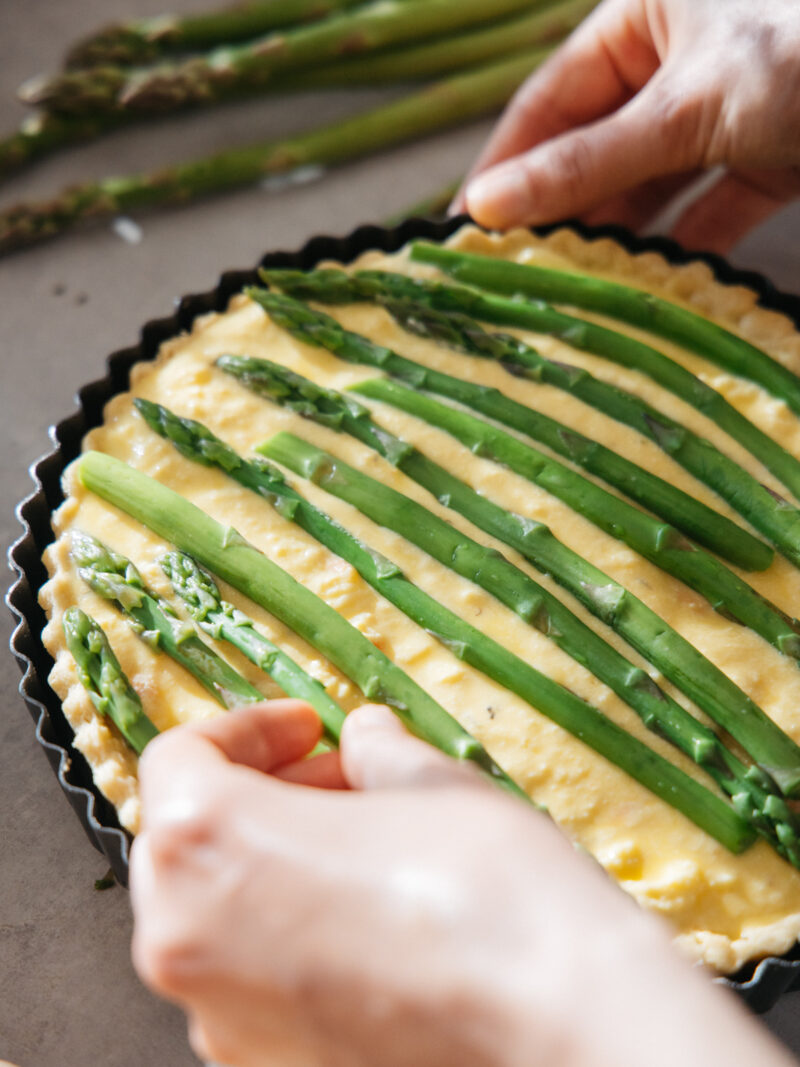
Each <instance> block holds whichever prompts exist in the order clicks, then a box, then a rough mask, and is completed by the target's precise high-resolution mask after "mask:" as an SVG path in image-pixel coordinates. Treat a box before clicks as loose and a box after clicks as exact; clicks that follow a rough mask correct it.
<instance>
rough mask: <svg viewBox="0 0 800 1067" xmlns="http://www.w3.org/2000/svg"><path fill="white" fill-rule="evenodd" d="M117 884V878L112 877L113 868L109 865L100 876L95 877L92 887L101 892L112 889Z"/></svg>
mask: <svg viewBox="0 0 800 1067" xmlns="http://www.w3.org/2000/svg"><path fill="white" fill-rule="evenodd" d="M116 884H117V879H116V878H115V877H114V872H113V870H112V869H111V868H110V867H109V868H108V870H107V871H106V873H105V874H104V875H103V877H102V878H97V879H95V883H94V887H95V889H96V890H97V892H98V893H102V892H103V891H104V890H106V889H113V888H114V886H115V885H116Z"/></svg>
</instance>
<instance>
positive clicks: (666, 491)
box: [249, 271, 773, 570]
mask: <svg viewBox="0 0 800 1067" xmlns="http://www.w3.org/2000/svg"><path fill="white" fill-rule="evenodd" d="M290 273H291V276H288V275H289V274H290ZM324 273H325V274H328V273H330V274H334V273H339V272H324ZM264 274H265V277H269V279H270V280H271V281H275V282H276V283H277V284H279V285H281V286H283V285H284V284H285V285H286V286H287V289H289V290H291V291H292V292H293V293H294V292H295V291H296V292H298V293H302V294H303V295H304V296H306V297H309V298H311V299H319V298H320V297H319V290H320V288H321V287H324V289H325V291H326V292H327V286H326V285H325V282H326V281H327V280H328V279H326V278H323V277H322V274H323V272H316V274H314V275H310V276H305V275H303V274H302V273H301V272H294V271H293V272H286V271H281V272H276V271H270V272H264ZM304 277H308V278H310V286H308V285H307V284H306V283H305V282H303V281H302V279H303V278H304ZM342 278H343V279H346V278H347V275H344V274H342ZM333 280H334V282H335V287H336V291H338V292H341V291H342V284H343V283H342V282H341V280H340V279H339V278H335V279H333ZM249 293H250V296H251V297H252V298H253V299H254V300H256V301H257V302H258V303H259V304H261V306H262V307H263V308H264V309H265V310H266V311H267V312H268V313H269V314H270V316H271V317H272V319H273V320H274V321H275V322H276V323H278V324H279V325H281V326H283V327H284V328H285V329H288V330H290V331H292V332H294V333H295V334H296V335H297V336H299V337H300V339H301V340H304V341H306V342H307V343H310V344H317V343H324V346H325V347H327V348H329V350H331V351H333V350H334V347H335V350H336V355H338V356H339V357H340V358H341V359H346V360H348V361H350V362H356V363H364V364H366V365H368V366H374V367H378V368H380V369H381V370H383V371H385V372H386V373H387V374H391V375H392V376H393V377H395V378H398V379H401V380H403V381H406V382H409V383H410V384H412V385H414V386H415V387H419V388H425V389H427V390H428V391H430V392H435V393H438V394H439V395H441V396H446V397H449V398H450V399H452V400H457V401H458V402H459V403H462V404H465V405H466V406H467V407H471V408H473V409H475V410H477V411H480V412H481V413H483V414H485V415H488V416H489V417H491V418H493V419H495V420H497V421H498V422H502V423H504V424H505V425H511V426H513V427H514V428H515V429H518V430H520V431H521V432H523V433H525V434H526V435H527V436H529V437H534V438H535V439H537V440H539V441H541V442H542V443H543V444H546V445H547V446H548V447H549V448H550V449H551V450H552V451H554V452H556V453H557V454H559V455H562V456H564V457H565V458H566V459H569V460H572V461H573V462H575V463H577V464H578V465H579V466H582V467H584V469H586V470H588V471H589V472H590V473H591V474H595V475H597V476H598V477H600V478H602V479H603V480H604V481H606V482H607V483H608V484H609V485H613V486H615V488H617V489H619V490H620V491H621V492H623V493H625V494H626V495H627V496H629V497H630V498H631V499H633V500H636V501H637V502H638V503H640V504H642V505H643V506H644V507H646V508H648V509H649V510H650V511H652V512H654V513H655V514H656V515H659V516H660V517H661V518H663V519H666V520H667V522H669V523H670V524H671V525H672V526H674V527H676V528H677V529H679V530H682V531H683V532H684V533H686V534H687V535H688V536H689V537H691V538H692V539H693V540H695V541H697V542H698V543H699V544H703V545H705V546H706V547H708V548H711V549H712V550H713V551H715V552H717V553H718V554H719V555H721V556H723V557H725V558H726V559H730V560H731V562H733V563H736V564H737V565H738V566H740V567H743V568H745V569H748V570H763V569H765V568H766V567H768V566H769V564H770V563H771V561H772V559H773V553H772V550H771V549H770V548H769V546H767V545H765V544H764V543H763V542H762V541H759V540H758V538H756V537H754V536H753V535H752V534H750V533H749V532H748V531H747V530H743V529H742V528H741V527H740V526H738V525H737V524H736V523H734V522H731V521H730V520H729V519H727V518H725V517H724V516H722V515H720V514H719V513H718V512H716V511H714V510H713V509H712V508H710V507H708V506H707V505H705V504H703V503H701V502H700V501H698V500H695V499H694V498H693V497H692V496H690V495H689V494H688V493H685V492H683V490H681V489H678V488H677V487H675V486H673V485H671V484H670V483H669V482H667V481H665V480H664V479H663V478H659V477H658V476H657V475H654V474H652V473H651V472H650V471H647V470H645V469H644V468H642V467H640V466H638V465H637V464H635V463H633V462H631V461H630V460H629V459H626V458H625V457H624V456H620V455H619V454H618V453H616V452H613V451H612V450H611V449H609V448H606V447H605V446H603V445H601V444H598V443H597V442H596V441H592V440H591V438H588V437H585V436H584V435H583V434H580V433H578V432H577V431H575V430H573V429H571V428H570V427H569V426H566V425H564V424H563V423H560V422H558V421H557V420H555V419H553V418H550V416H548V415H544V414H542V413H541V412H538V411H534V410H533V409H532V408H528V407H525V406H523V405H522V404H519V403H518V402H517V401H515V400H512V399H511V398H510V397H507V396H505V395H504V394H503V393H501V392H500V391H499V390H497V389H489V388H487V387H486V386H483V385H477V384H475V383H471V382H466V381H464V380H462V379H460V378H455V377H453V376H452V375H448V374H444V373H442V372H440V371H436V370H433V369H432V368H429V367H426V366H425V365H424V364H421V363H417V362H415V361H413V360H410V359H407V358H406V357H405V356H401V355H399V354H398V353H396V352H391V351H389V350H388V349H386V348H384V347H383V346H381V345H375V344H373V343H372V342H371V341H369V340H367V339H365V338H361V337H360V336H359V335H358V334H354V333H352V332H350V331H346V330H344V329H343V328H342V327H341V326H340V325H339V324H338V322H336V320H335V319H332V318H329V317H328V316H325V315H323V314H322V313H321V312H317V311H312V310H311V309H310V308H305V309H304V308H303V305H302V304H299V303H297V302H296V301H291V300H288V299H287V298H286V297H282V296H281V295H280V294H277V293H270V292H267V291H265V290H263V289H251V290H249ZM337 302H338V301H337ZM313 337H318V338H322V339H323V340H322V341H319V342H318V341H315V340H313V339H312V338H313ZM576 477H578V478H580V476H579V475H576ZM583 481H584V482H585V481H586V479H583Z"/></svg>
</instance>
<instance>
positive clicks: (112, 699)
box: [63, 608, 158, 755]
mask: <svg viewBox="0 0 800 1067" xmlns="http://www.w3.org/2000/svg"><path fill="white" fill-rule="evenodd" d="M63 627H64V637H65V638H66V642H67V648H68V649H69V651H70V653H71V655H72V658H73V659H74V660H75V665H76V666H77V668H78V676H79V678H80V680H81V682H82V684H83V686H84V688H85V689H86V691H87V692H88V694H89V696H90V698H91V700H92V703H93V704H94V706H95V707H96V708H97V711H98V712H99V713H100V715H104V716H105V715H107V716H108V718H109V719H111V721H112V722H113V723H114V725H115V726H116V727H117V729H118V730H119V732H120V733H121V734H122V736H123V737H124V738H125V740H126V741H127V743H128V744H129V745H130V746H131V748H132V749H133V750H134V752H136V753H138V754H139V755H141V754H142V752H143V751H144V748H145V745H146V744H147V743H148V741H152V739H153V738H154V737H155V736H156V735H157V733H158V730H157V729H156V728H155V726H154V725H153V723H152V722H151V721H150V719H149V718H148V717H147V715H145V712H144V709H143V708H142V702H141V700H140V699H139V694H138V693H137V692H136V690H135V689H134V688H133V686H132V685H131V683H130V682H129V681H128V679H127V677H126V676H125V672H124V671H123V670H122V667H120V665H119V660H118V659H117V657H116V656H115V655H114V652H113V650H112V648H111V645H110V644H109V643H108V638H107V637H106V635H105V634H104V633H103V631H102V629H101V628H100V626H98V624H97V623H96V622H95V620H94V619H92V618H90V616H88V615H86V614H85V613H84V612H83V611H81V610H80V608H67V610H66V611H65V612H64V619H63Z"/></svg>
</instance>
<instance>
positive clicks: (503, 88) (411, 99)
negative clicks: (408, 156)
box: [0, 52, 545, 255]
mask: <svg viewBox="0 0 800 1067" xmlns="http://www.w3.org/2000/svg"><path fill="white" fill-rule="evenodd" d="M544 55H545V53H542V52H525V53H521V54H520V55H518V56H513V57H511V58H510V59H504V60H502V61H500V62H498V63H495V64H492V65H489V66H486V67H481V68H479V69H478V70H475V71H469V72H467V73H465V74H461V75H458V76H457V77H452V78H448V79H445V80H443V81H440V82H436V83H434V84H432V85H429V86H427V87H426V88H424V89H421V90H420V91H419V92H416V93H414V94H412V95H410V96H407V97H404V98H402V99H400V100H397V101H394V102H393V103H390V104H386V105H383V106H382V107H378V108H375V109H374V110H372V111H369V112H367V113H366V114H363V115H358V116H356V117H354V118H351V119H346V120H345V121H343V122H336V123H333V124H331V125H329V126H326V127H323V128H322V129H319V130H316V131H313V132H311V133H306V134H301V135H299V136H298V137H294V138H289V139H287V140H283V141H275V142H267V143H261V144H255V145H248V146H245V147H243V148H234V149H229V150H227V151H224V152H220V153H218V154H217V155H214V156H211V157H209V158H207V159H199V160H196V161H194V162H190V163H182V164H178V165H176V166H173V167H165V168H164V169H162V170H159V171H155V172H152V173H149V174H136V175H132V176H128V177H117V178H106V179H103V180H101V181H99V182H87V183H85V184H83V185H78V186H75V187H73V188H71V189H66V190H64V191H63V192H62V193H60V194H59V195H58V196H56V197H55V198H54V199H53V200H49V201H45V202H42V203H31V204H19V205H17V206H16V207H11V208H9V209H7V210H6V211H4V212H0V255H2V254H4V253H8V252H11V251H14V250H15V249H17V248H22V247H25V246H27V245H32V244H35V243H37V242H39V241H42V240H46V239H47V238H49V237H53V236H55V235H56V234H59V233H62V232H64V231H66V230H68V229H70V228H71V227H72V226H74V225H76V224H77V223H78V222H80V221H81V220H83V219H90V218H98V217H99V218H102V217H103V216H108V215H115V214H118V213H119V212H130V211H136V210H139V209H141V208H148V207H156V206H159V205H164V204H175V203H180V204H183V203H187V202H188V201H191V200H196V199H199V198H200V197H203V196H209V195H211V194H213V193H220V192H224V191H225V190H227V189H235V188H239V187H241V186H244V185H250V184H252V183H254V182H257V181H259V180H260V179H262V178H264V177H265V176H267V175H270V174H284V173H286V172H287V171H291V170H294V169H295V168H297V167H301V166H306V165H309V164H315V165H333V164H336V163H341V162H344V161H345V160H348V159H354V158H357V157H358V156H362V155H366V154H368V153H369V152H377V151H379V150H380V149H382V148H386V147H388V146H390V145H394V144H400V143H402V142H403V141H407V140H410V139H412V138H414V137H421V136H423V135H425V134H427V133H432V132H433V131H435V130H439V129H444V128H446V127H448V126H455V125H458V124H459V123H461V122H466V121H468V120H469V119H471V118H476V117H477V116H479V115H483V114H486V113H488V112H491V111H493V110H496V109H497V108H499V107H501V106H502V105H503V103H504V102H505V101H506V100H507V99H508V97H509V96H510V95H511V93H512V92H513V91H514V89H515V88H516V87H517V86H518V85H519V84H520V83H521V82H522V81H523V80H524V79H525V78H526V77H527V75H528V74H529V73H530V72H531V71H532V70H533V69H534V68H535V67H536V66H537V64H538V63H540V62H541V60H542V59H543V58H544Z"/></svg>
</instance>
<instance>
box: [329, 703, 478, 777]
mask: <svg viewBox="0 0 800 1067" xmlns="http://www.w3.org/2000/svg"><path fill="white" fill-rule="evenodd" d="M341 756H342V769H343V771H344V775H345V778H346V779H347V781H348V783H349V784H350V785H351V786H352V787H353V788H354V789H397V788H408V787H410V786H439V785H453V784H464V783H465V782H472V781H473V780H474V779H473V777H472V776H471V775H470V774H469V772H468V771H467V770H466V769H465V768H464V767H463V766H462V765H460V764H459V763H457V762H456V760H454V759H451V758H450V757H449V756H446V755H444V753H442V752H440V751H438V750H437V749H435V748H433V746H432V745H429V744H427V743H426V742H425V741H421V740H420V739H419V738H418V737H414V736H413V735H412V734H410V733H409V732H408V731H407V730H406V729H405V727H404V726H403V724H402V723H401V722H400V720H399V719H398V718H397V716H396V715H395V714H394V713H393V712H392V711H391V710H390V709H389V708H388V707H386V706H385V705H381V704H366V705H364V706H363V707H360V708H357V709H356V710H354V711H352V712H350V714H349V715H348V716H347V719H346V721H345V726H344V729H343V731H342V737H341Z"/></svg>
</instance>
